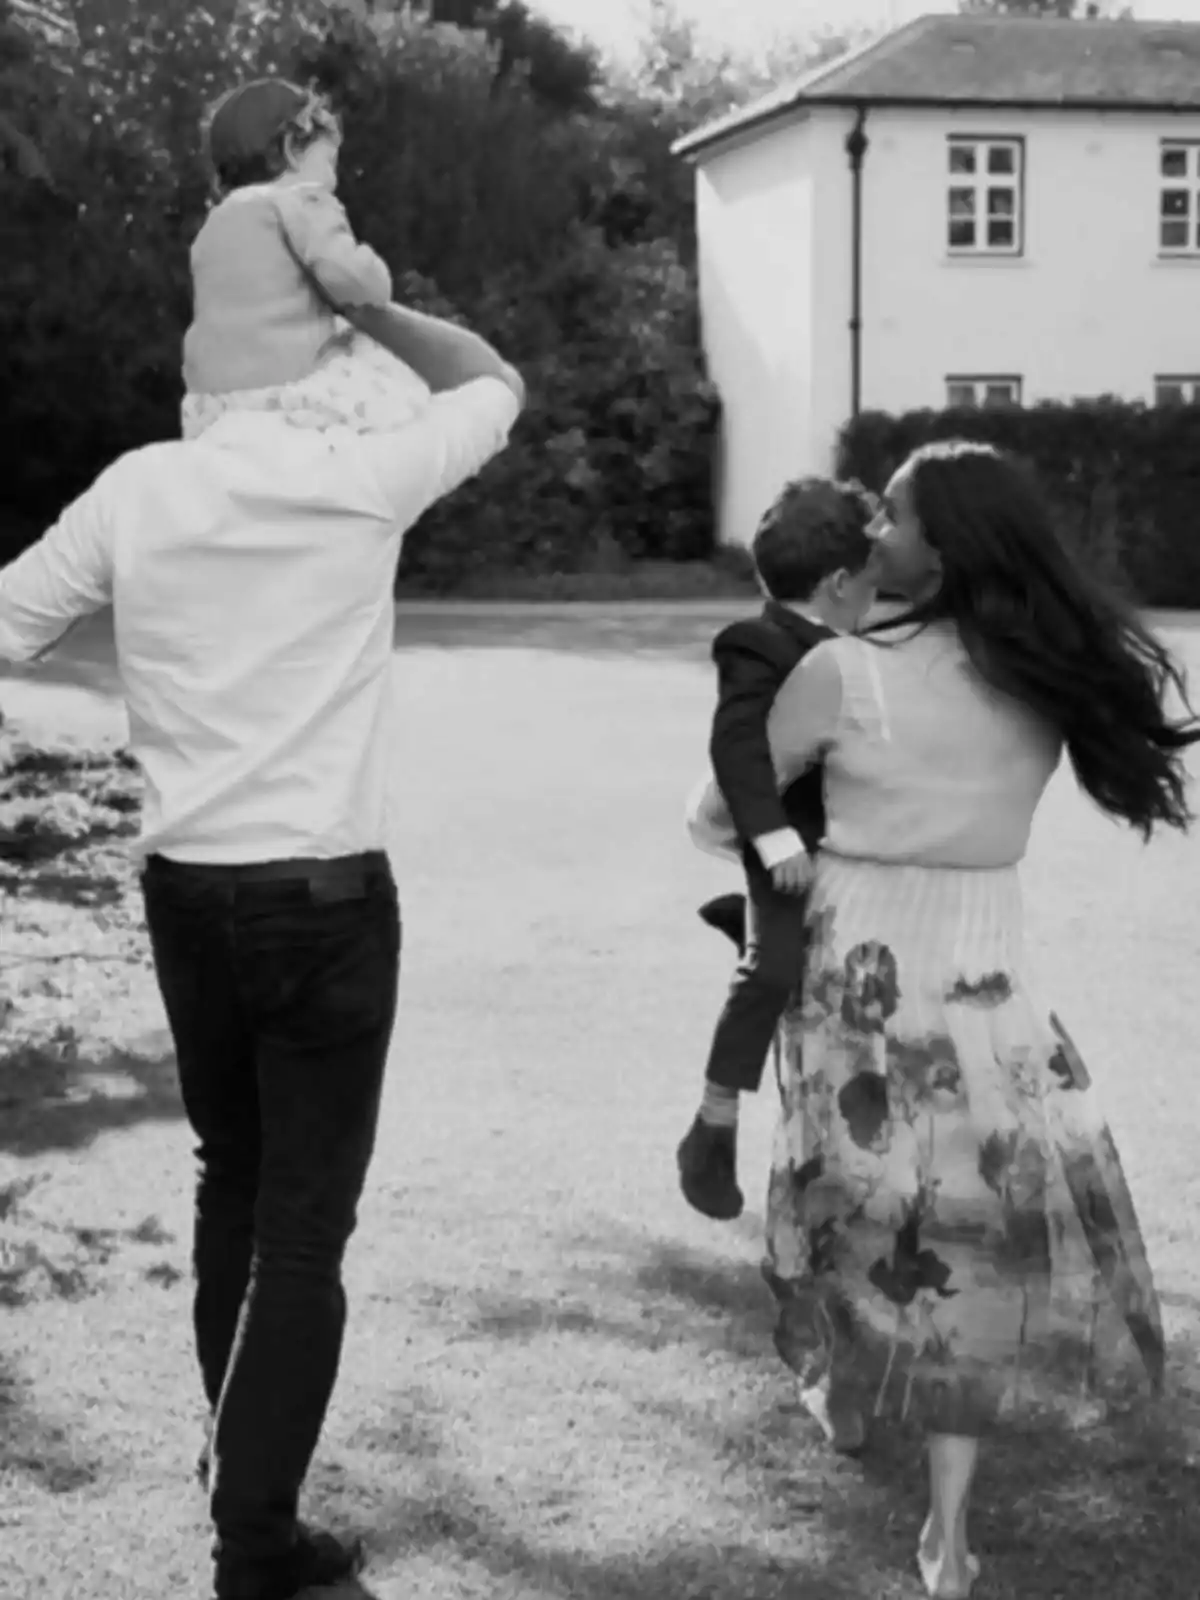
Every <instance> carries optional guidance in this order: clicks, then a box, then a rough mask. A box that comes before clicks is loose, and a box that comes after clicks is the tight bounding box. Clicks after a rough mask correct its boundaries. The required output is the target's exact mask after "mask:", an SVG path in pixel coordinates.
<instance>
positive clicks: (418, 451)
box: [355, 377, 520, 532]
mask: <svg viewBox="0 0 1200 1600" xmlns="http://www.w3.org/2000/svg"><path fill="white" fill-rule="evenodd" d="M519 413H520V407H519V405H518V403H517V397H516V395H515V394H514V393H513V391H512V389H511V388H510V387H509V386H508V385H507V384H504V383H500V382H498V381H497V380H496V379H495V378H491V377H489V378H479V379H477V380H476V381H475V382H473V383H467V384H463V386H462V387H461V388H458V389H451V390H449V391H446V392H444V393H442V394H435V395H434V396H433V397H432V399H431V400H430V402H429V404H428V405H427V406H426V407H425V409H424V411H422V412H421V413H420V415H419V416H417V417H416V418H415V419H414V420H413V421H412V422H409V423H407V424H406V425H405V426H404V427H402V428H397V429H396V430H395V432H393V433H375V434H362V435H360V436H359V437H358V438H357V439H356V441H355V448H356V449H358V450H360V451H361V452H362V453H363V454H364V455H365V456H366V457H367V459H368V461H369V462H370V464H371V467H372V469H373V471H374V475H375V479H376V482H377V483H378V484H379V486H380V488H381V489H382V491H383V494H384V496H385V498H386V501H387V507H388V512H389V515H390V518H391V520H392V521H393V522H394V523H395V524H396V525H397V526H398V527H399V528H400V529H401V531H402V532H403V531H406V530H407V529H409V528H411V527H412V525H413V523H414V522H416V521H417V519H418V518H419V517H420V516H422V515H423V514H424V512H426V511H428V509H429V507H430V506H432V505H433V504H434V503H435V502H436V501H438V500H441V499H443V498H444V497H445V496H446V495H448V494H450V493H452V491H453V490H455V489H457V488H458V487H459V485H460V484H463V483H465V482H466V481H467V479H468V478H473V477H474V476H475V474H476V473H477V472H480V471H482V469H483V468H484V467H485V466H486V465H487V464H488V462H489V461H490V460H491V459H492V457H493V456H496V455H498V454H499V453H500V451H501V450H503V448H504V446H505V445H506V444H507V442H508V436H509V433H510V432H511V431H512V426H513V423H514V422H516V420H517V417H518V415H519Z"/></svg>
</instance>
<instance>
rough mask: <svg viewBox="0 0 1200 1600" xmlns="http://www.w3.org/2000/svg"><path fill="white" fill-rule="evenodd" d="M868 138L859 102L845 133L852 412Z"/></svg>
mask: <svg viewBox="0 0 1200 1600" xmlns="http://www.w3.org/2000/svg"><path fill="white" fill-rule="evenodd" d="M869 143H870V141H869V140H868V138H867V108H866V106H863V105H860V106H859V108H858V115H857V116H856V117H855V119H854V126H853V128H851V130H850V132H849V133H848V134H847V135H846V154H847V156H848V157H849V158H850V184H851V191H850V209H851V217H850V415H851V416H852V417H857V416H858V414H859V412H860V411H861V410H862V276H863V272H862V269H863V160H864V158H865V156H866V153H867V146H868V144H869Z"/></svg>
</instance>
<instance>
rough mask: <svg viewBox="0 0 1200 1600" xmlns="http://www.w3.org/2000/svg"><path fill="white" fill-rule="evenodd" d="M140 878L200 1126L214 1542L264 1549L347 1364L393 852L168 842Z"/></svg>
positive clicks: (222, 1547) (260, 1556)
mask: <svg viewBox="0 0 1200 1600" xmlns="http://www.w3.org/2000/svg"><path fill="white" fill-rule="evenodd" d="M310 869H311V870H310ZM142 888H143V892H144V896H145V903H146V921H147V924H148V926H149V930H150V940H151V945H152V948H153V952H154V964H155V967H156V970H157V974H158V982H159V987H160V989H161V991H162V996H163V1001H164V1004H165V1006H166V1011H167V1018H168V1021H169V1023H170V1026H171V1032H172V1035H173V1037H174V1041H175V1049H176V1053H177V1055H178V1059H179V1079H180V1085H181V1088H182V1093H183V1102H184V1106H185V1109H186V1111H187V1116H188V1120H189V1122H190V1123H191V1125H192V1128H193V1130H194V1131H195V1134H196V1136H197V1138H198V1140H199V1146H198V1150H197V1154H198V1157H199V1163H200V1171H199V1182H198V1185H197V1191H196V1218H195V1241H194V1253H193V1267H194V1271H195V1277H196V1294H195V1330H196V1347H197V1353H198V1356H199V1360H200V1370H201V1373H202V1375H203V1380H204V1390H205V1394H206V1395H207V1397H208V1403H209V1405H210V1407H211V1408H212V1410H213V1412H214V1413H215V1432H214V1438H213V1470H212V1480H211V1481H212V1516H213V1522H214V1523H215V1525H216V1530H217V1547H216V1551H217V1557H218V1562H219V1563H223V1564H228V1563H231V1562H232V1563H236V1564H241V1563H246V1564H257V1563H258V1562H260V1561H269V1560H270V1559H271V1558H272V1557H275V1556H278V1555H280V1554H281V1553H282V1552H284V1551H286V1550H287V1549H288V1548H289V1547H290V1546H291V1544H292V1543H293V1542H294V1540H295V1537H296V1511H297V1503H298V1499H299V1494H300V1488H301V1485H302V1484H303V1482H304V1478H305V1475H306V1473H307V1471H308V1467H309V1463H310V1461H311V1459H312V1454H313V1451H314V1449H315V1448H316V1443H317V1438H318V1436H319V1434H320V1431H321V1426H322V1424H323V1422H324V1420H325V1412H326V1409H327V1407H328V1404H329V1398H330V1395H331V1393H332V1391H333V1386H334V1382H335V1380H336V1377H337V1370H338V1362H339V1359H340V1356H341V1347H342V1335H343V1330H344V1327H345V1320H346V1298H345V1293H344V1291H343V1288H342V1278H341V1267H342V1258H343V1255H344V1253H345V1248H346V1243H347V1241H348V1239H349V1237H350V1235H351V1233H352V1232H353V1230H354V1225H355V1221H356V1213H357V1206H358V1201H359V1198H360V1196H361V1193H362V1188H363V1183H364V1181H365V1178H366V1174H367V1167H368V1165H369V1163H370V1159H371V1154H372V1151H373V1148H374V1142H375V1129H376V1123H377V1120H378V1113H379V1099H380V1091H381V1088H382V1084H383V1073H384V1065H385V1062H386V1060H387V1053H388V1045H389V1041H390V1039H391V1033H392V1024H393V1021H394V1018H395V1011H396V992H397V984H398V979H399V957H400V914H399V907H398V904H397V898H396V887H395V883H394V881H393V879H392V874H391V870H390V868H389V866H388V862H387V858H386V856H384V855H383V854H382V853H379V854H371V855H368V856H358V857H354V858H346V859H344V860H342V861H338V862H320V863H304V862H295V863H270V864H268V865H266V866H265V867H259V868H255V867H253V866H252V867H248V868H238V867H209V866H188V865H183V864H179V863H175V862H170V861H166V860H164V859H163V858H161V857H157V856H152V857H150V859H149V860H148V862H147V864H146V869H145V872H144V874H143V878H142Z"/></svg>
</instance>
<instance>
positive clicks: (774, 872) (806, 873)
mask: <svg viewBox="0 0 1200 1600" xmlns="http://www.w3.org/2000/svg"><path fill="white" fill-rule="evenodd" d="M812 877H813V865H812V857H811V856H810V855H809V853H808V851H807V850H798V851H797V852H796V854H795V855H794V856H788V858H787V860H786V861H780V862H779V863H778V864H777V865H776V866H774V867H772V868H771V882H772V883H773V884H774V885H775V887H776V889H778V890H779V892H780V894H804V893H805V892H806V890H807V889H808V887H809V885H810V884H811V883H812Z"/></svg>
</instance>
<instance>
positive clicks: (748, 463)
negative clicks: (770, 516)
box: [696, 122, 817, 543]
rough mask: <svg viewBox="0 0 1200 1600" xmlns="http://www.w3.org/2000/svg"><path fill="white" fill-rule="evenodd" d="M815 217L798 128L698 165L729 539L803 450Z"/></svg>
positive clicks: (706, 312)
mask: <svg viewBox="0 0 1200 1600" xmlns="http://www.w3.org/2000/svg"><path fill="white" fill-rule="evenodd" d="M813 212H814V186H813V181H812V175H811V170H810V161H809V153H808V147H807V138H806V127H805V124H804V123H802V122H793V123H791V124H790V125H789V126H787V127H785V128H780V129H779V130H778V132H777V133H776V134H775V136H774V137H771V138H767V139H762V140H756V141H754V142H753V143H750V144H745V145H742V146H741V147H736V148H732V149H726V150H723V151H721V152H719V153H718V154H717V155H715V156H714V157H713V158H712V159H711V160H709V161H706V162H705V163H704V164H703V165H701V166H699V167H698V168H697V172H696V226H697V234H698V239H699V271H700V314H701V323H702V328H703V338H704V347H705V354H706V357H707V362H708V370H709V375H710V376H711V377H712V379H713V381H714V382H715V383H716V385H717V387H718V389H719V390H720V393H721V400H722V404H723V406H724V424H723V438H722V448H721V452H720V460H719V463H718V474H717V476H718V510H719V519H720V526H721V530H722V535H723V537H724V538H725V539H727V540H730V541H736V542H739V543H745V542H746V541H747V540H748V539H749V538H750V537H751V535H752V534H753V531H754V528H755V525H756V524H757V522H758V519H759V517H760V516H761V515H762V513H763V511H764V510H765V509H766V507H767V505H768V504H769V502H770V500H771V499H772V497H773V496H774V494H775V493H776V491H777V490H778V489H779V488H780V487H781V486H782V485H783V483H784V482H785V481H786V480H787V479H788V478H789V477H792V476H794V475H795V474H796V472H798V471H800V470H802V468H803V466H804V464H805V456H806V454H807V453H808V436H809V426H810V412H811V406H812V376H813V348H812V346H813V319H814V308H815V306H816V304H817V301H816V296H815V291H814V283H813V277H812V239H813V231H814V215H813Z"/></svg>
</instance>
